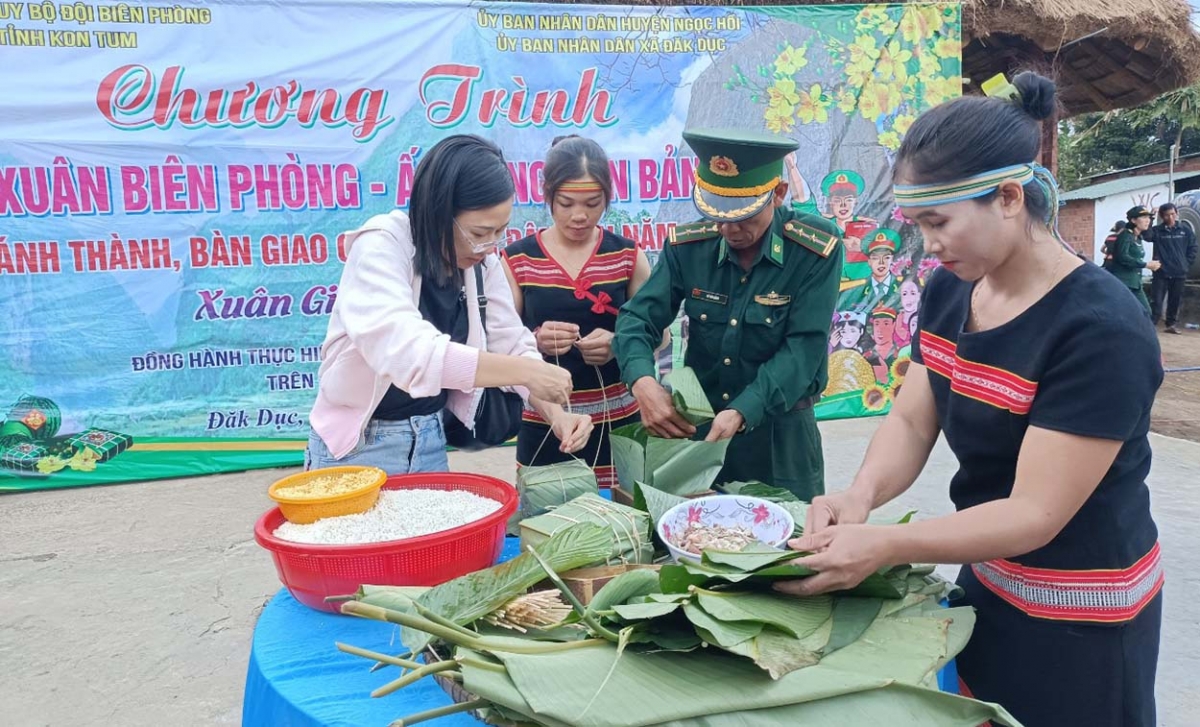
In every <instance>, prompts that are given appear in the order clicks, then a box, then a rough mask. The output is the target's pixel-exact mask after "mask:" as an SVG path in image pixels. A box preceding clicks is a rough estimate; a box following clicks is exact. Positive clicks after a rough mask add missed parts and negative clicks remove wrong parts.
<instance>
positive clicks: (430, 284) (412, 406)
mask: <svg viewBox="0 0 1200 727" xmlns="http://www.w3.org/2000/svg"><path fill="white" fill-rule="evenodd" d="M466 299H467V296H466V289H465V288H464V287H463V274H462V271H461V270H457V269H456V270H455V271H454V275H453V276H452V277H451V278H450V280H448V281H446V282H445V283H439V282H438V281H436V280H434V279H433V278H423V279H422V281H421V301H420V303H419V305H418V308H419V309H420V311H421V317H422V318H424V319H425V320H426V321H428V322H429V323H431V324H433V327H434V328H437V329H438V330H439V331H441V332H442V333H448V334H450V340H451V341H452V342H454V343H466V342H467V325H468V320H467V303H466ZM445 407H446V390H445V389H443V390H442V392H441V393H439V394H437V395H436V396H425V397H421V398H419V399H414V398H412V397H411V396H409V395H408V392H406V391H404V390H403V389H400V388H398V387H396V386H394V385H393V386H390V387H388V390H387V393H386V394H384V395H383V401H381V402H379V406H377V407H375V414H374V415H372V417H371V418H372V419H384V420H387V421H399V420H401V419H408V418H410V417H415V416H421V415H423V414H436V413H437V412H439V411H441V410H442V409H444V408H445Z"/></svg>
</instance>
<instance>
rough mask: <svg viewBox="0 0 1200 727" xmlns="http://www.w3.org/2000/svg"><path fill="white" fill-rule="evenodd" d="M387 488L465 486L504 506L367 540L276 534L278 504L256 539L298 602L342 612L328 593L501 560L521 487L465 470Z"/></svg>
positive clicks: (392, 480)
mask: <svg viewBox="0 0 1200 727" xmlns="http://www.w3.org/2000/svg"><path fill="white" fill-rule="evenodd" d="M383 489H385V490H406V489H421V490H465V491H466V492H472V493H474V494H476V495H479V496H480V497H486V498H489V499H491V500H496V501H497V502H499V503H500V509H499V510H497V511H496V512H494V513H492V514H490V515H488V516H487V517H485V518H482V519H480V520H477V521H475V522H473V523H467V524H466V525H461V526H459V527H457V528H452V529H450V530H443V531H441V532H437V533H431V534H429V535H421V536H418V537H415V538H406V539H404V540H388V541H385V542H382V543H366V544H362V545H310V544H307V543H293V542H290V541H287V540H280V539H279V538H277V537H275V536H274V535H273V534H272V533H274V532H275V529H276V528H278V527H279V526H280V525H282V524H283V522H284V517H283V513H281V512H280V511H279V508H278V507H275V508H271V510H269V511H268V512H267V513H266V514H265V515H263V516H262V517H261V518H259V519H258V522H257V523H255V525H254V539H255V540H257V541H258V544H259V545H261V546H262V547H264V548H266V549H267V550H269V551H271V557H272V558H274V560H275V569H276V570H277V571H278V572H279V580H281V581H283V585H285V586H287V589H288V591H290V592H291V594H292V596H293V597H295V599H296V600H297V601H299V602H300V603H303V604H304V605H306V606H309V607H310V608H315V609H317V610H319V611H331V612H334V613H336V612H337V611H338V608H337V604H330V603H326V602H325V597H326V596H341V595H347V594H350V593H354V592H355V591H357V590H358V587H359V586H361V585H363V584H368V585H374V586H436V585H438V584H440V583H445V582H446V581H449V580H452V579H454V578H457V577H459V576H461V575H465V574H467V573H471V572H473V571H477V570H482V569H484V568H490V567H491V566H493V565H495V564H496V563H497V562H498V561H499V560H500V551H501V550H502V549H503V547H504V534H505V529H506V527H507V524H508V519H509V517H510V516H511V515H512V514H513V513H514V512H515V511H516V509H517V491H516V489H515V488H513V486H512V485H510V484H508V483H507V482H505V481H504V480H498V479H496V478H495V477H487V476H484V475H473V474H464V473H458V472H432V473H431V472H422V473H420V474H413V475H396V476H393V477H389V478H388V480H387V482H386V483H385V484H384V485H383Z"/></svg>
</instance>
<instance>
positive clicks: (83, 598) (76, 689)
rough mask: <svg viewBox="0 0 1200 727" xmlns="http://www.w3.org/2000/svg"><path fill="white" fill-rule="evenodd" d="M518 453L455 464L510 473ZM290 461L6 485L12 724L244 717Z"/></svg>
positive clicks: (1187, 505)
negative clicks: (224, 470)
mask: <svg viewBox="0 0 1200 727" xmlns="http://www.w3.org/2000/svg"><path fill="white" fill-rule="evenodd" d="M877 425H878V420H851V421H843V422H830V423H825V424H823V425H822V429H823V431H824V435H825V452H826V461H827V473H828V483H829V487H830V489H840V488H841V487H843V486H844V485H845V484H846V483H848V482H849V480H850V478H851V477H852V476H853V474H854V471H855V469H856V468H857V466H858V463H859V462H860V461H861V458H862V454H863V452H864V451H865V449H866V445H867V442H868V440H869V438H870V436H871V434H872V433H873V432H874V430H875V428H876V426H877ZM1153 444H1154V448H1155V451H1154V454H1155V460H1154V471H1153V472H1152V473H1151V476H1150V486H1151V490H1152V491H1153V493H1154V513H1155V516H1156V517H1157V519H1158V524H1159V528H1160V530H1161V532H1162V544H1163V550H1164V553H1165V558H1166V565H1167V586H1166V603H1165V608H1166V610H1165V624H1164V627H1163V638H1162V655H1161V658H1160V661H1159V670H1158V673H1159V677H1158V697H1159V701H1158V704H1159V724H1160V725H1170V726H1171V727H1182V726H1183V725H1191V724H1194V723H1195V715H1196V714H1198V713H1200V609H1198V608H1197V606H1196V604H1198V603H1200V444H1194V443H1191V442H1186V441H1182V440H1177V439H1168V438H1165V437H1160V436H1154V437H1153ZM512 458H513V449H511V448H505V449H499V450H493V451H490V452H485V453H480V454H475V455H462V456H455V457H452V458H451V465H452V467H453V468H454V469H458V470H473V471H478V472H485V473H490V474H494V475H496V476H499V477H505V478H508V479H511V475H512V470H513V465H512V462H513V459H512ZM954 470H955V466H954V460H953V457H951V455H950V453H949V451H948V450H947V449H946V448H945V446H944V444H939V446H938V448H937V449H936V450H935V451H934V454H933V457H932V460H931V461H930V464H929V466H928V467H927V468H926V470H925V473H924V475H923V476H922V477H921V479H920V480H919V481H918V482H917V484H916V485H915V486H914V487H913V489H912V490H911V491H910V492H909V493H908V494H907V495H906V496H905V497H904V499H903V500H902V504H903V505H904V506H911V507H913V508H916V509H919V510H920V515H921V516H923V517H930V516H934V515H938V514H941V513H945V512H947V511H949V510H950V509H951V508H950V503H949V500H948V499H947V497H946V494H945V493H946V488H947V484H948V482H949V479H950V476H951V475H952V474H953V472H954ZM282 474H284V473H283V472H282V471H280V470H267V471H259V472H247V473H241V474H232V475H221V476H214V477H205V478H197V479H190V480H175V481H166V482H149V483H142V484H129V485H120V486H113V487H92V488H85V489H79V490H67V491H48V492H34V493H27V494H17V495H4V496H2V497H0V523H3V525H2V526H0V709H2V710H3V711H2V713H0V724H4V725H10V726H12V727H35V726H41V725H71V726H72V727H86V726H87V725H119V726H120V727H141V726H142V725H145V726H147V727H149V726H154V727H158V726H159V725H172V726H173V727H188V726H191V725H197V726H205V727H206V726H209V725H233V724H238V723H239V722H240V716H241V703H242V685H243V680H244V678H245V671H246V662H247V658H248V655H249V651H250V639H251V635H252V632H253V629H254V623H255V619H256V618H257V616H258V613H259V611H260V610H261V609H262V607H263V605H264V604H265V603H266V602H267V600H268V599H269V598H270V597H271V596H272V594H274V593H275V592H276V591H277V590H278V589H279V587H280V584H279V581H278V580H277V578H276V575H275V571H274V567H273V566H272V564H271V559H270V557H269V556H268V554H267V553H266V551H264V550H262V549H260V548H259V547H258V545H257V544H255V542H254V539H253V526H254V522H255V520H256V519H257V518H258V517H259V516H260V515H261V514H262V513H263V512H264V511H266V510H267V509H268V508H269V507H270V505H271V503H270V501H269V500H268V499H267V495H266V490H267V486H268V485H269V484H270V483H271V482H272V481H274V480H275V479H277V478H278V477H280V476H281V475H282ZM1104 536H1105V534H1104V533H1097V537H1104ZM332 648H333V645H332V644H330V649H331V650H332ZM1189 675H1190V676H1189ZM363 698H364V699H367V698H368V697H367V695H365V694H364V695H363Z"/></svg>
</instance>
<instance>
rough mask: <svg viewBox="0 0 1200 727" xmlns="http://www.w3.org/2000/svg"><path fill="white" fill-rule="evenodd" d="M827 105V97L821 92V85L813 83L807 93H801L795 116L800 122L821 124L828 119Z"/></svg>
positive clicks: (828, 102) (828, 103)
mask: <svg viewBox="0 0 1200 727" xmlns="http://www.w3.org/2000/svg"><path fill="white" fill-rule="evenodd" d="M829 106H830V101H829V98H828V97H827V96H826V95H825V94H824V93H822V91H821V85H820V84H817V83H814V84H813V85H812V88H810V89H808V92H807V93H804V94H801V96H800V106H799V108H798V109H797V111H796V116H797V118H799V119H800V121H801V123H805V124H811V123H814V122H816V123H818V124H823V123H825V122H826V121H828V120H829Z"/></svg>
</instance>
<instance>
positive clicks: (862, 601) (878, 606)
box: [822, 597, 883, 655]
mask: <svg viewBox="0 0 1200 727" xmlns="http://www.w3.org/2000/svg"><path fill="white" fill-rule="evenodd" d="M882 609H883V599H880V598H853V597H846V598H839V599H838V600H837V604H836V605H834V607H833V614H832V616H831V618H832V619H833V630H832V632H831V633H830V634H829V643H827V644H826V645H825V648H824V649H823V650H822V653H824V654H825V655H829V654H832V653H833V652H835V651H837V650H838V649H840V648H842V647H843V646H847V645H849V644H853V643H854V642H855V641H858V638H859V637H860V636H862V635H863V633H864V632H866V630H867V629H869V628H871V624H872V623H874V621H875V619H876V618H878V617H879V616H880V612H881V611H882Z"/></svg>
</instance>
